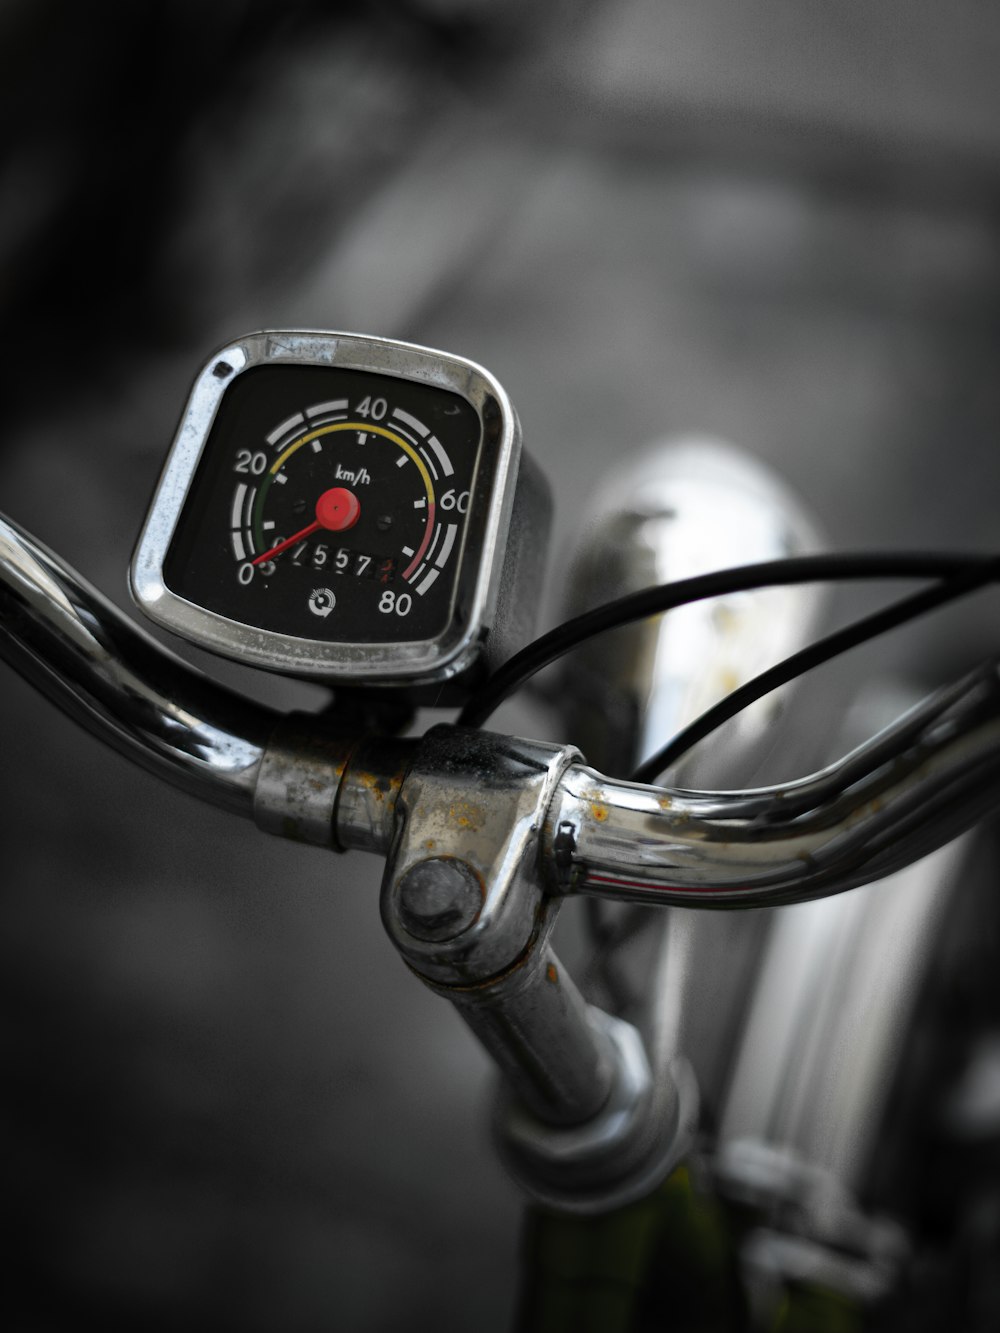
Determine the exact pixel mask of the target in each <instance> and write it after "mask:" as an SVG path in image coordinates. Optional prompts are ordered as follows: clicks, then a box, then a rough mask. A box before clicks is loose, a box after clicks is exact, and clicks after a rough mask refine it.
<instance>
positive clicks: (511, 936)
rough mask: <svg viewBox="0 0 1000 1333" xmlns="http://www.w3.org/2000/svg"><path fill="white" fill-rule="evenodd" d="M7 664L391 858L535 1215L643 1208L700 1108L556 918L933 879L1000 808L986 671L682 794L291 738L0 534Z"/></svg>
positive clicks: (362, 739)
mask: <svg viewBox="0 0 1000 1333" xmlns="http://www.w3.org/2000/svg"><path fill="white" fill-rule="evenodd" d="M0 657H3V658H4V659H5V660H7V661H8V662H9V663H10V664H11V665H12V666H13V667H14V668H15V669H17V670H18V671H20V672H21V674H23V675H24V676H25V677H26V678H27V679H28V680H29V681H30V682H31V683H32V684H34V685H35V686H37V687H38V688H39V689H41V690H42V692H43V693H44V694H46V695H47V696H48V697H49V698H50V699H51V700H52V701H53V702H54V703H55V704H56V705H57V706H59V707H60V708H62V709H63V710H64V711H65V712H67V713H68V714H69V715H70V716H71V717H73V718H74V719H75V720H76V721H78V722H80V723H81V724H82V725H83V726H84V727H86V728H87V729H88V730H89V731H91V732H92V733H93V734H94V735H95V736H97V737H98V738H99V739H101V740H103V741H105V742H107V743H108V744H110V745H111V746H112V747H113V748H115V749H117V750H119V751H120V752H121V753H123V754H125V755H126V756H127V757H129V758H131V759H134V760H135V761H137V762H138V763H140V764H141V765H142V766H143V767H145V768H147V769H149V770H150V771H152V772H153V773H155V774H157V775H158V776H160V777H163V778H165V779H166V780H167V781H169V782H171V783H173V784H174V785H176V786H179V787H181V788H183V789H184V790H186V791H189V792H191V793H192V794H193V795H196V796H199V797H200V798H202V799H203V800H207V801H210V802H211V803H213V804H216V805H219V806H222V807H223V808H225V809H228V810H231V811H234V812H236V813H239V814H243V815H246V816H248V817H253V818H254V819H255V820H256V822H257V824H258V825H259V826H260V827H261V828H263V829H265V830H266V831H268V832H272V833H275V834H278V835H279V836H284V837H290V838H293V839H296V840H299V841H304V842H308V843H314V844H317V845H320V846H326V847H330V848H333V849H336V850H347V849H351V848H354V849H362V850H366V851H373V852H377V853H379V854H381V855H384V856H385V857H386V859H387V868H386V873H385V878H384V880H383V888H382V903H381V910H382V918H383V922H384V924H385V926H386V929H387V931H388V933H389V935H390V937H391V938H392V939H393V942H394V943H395V945H396V947H397V949H398V950H399V952H400V953H401V954H402V955H403V957H404V958H405V960H406V962H407V963H408V964H409V966H410V967H411V968H412V970H413V971H414V972H415V973H416V974H417V975H418V976H419V977H420V978H421V979H422V980H423V981H424V982H425V983H426V984H427V985H428V986H430V987H431V988H432V989H434V990H436V991H437V992H438V993H439V994H442V995H444V996H446V997H447V998H448V999H449V1000H450V1001H451V1002H452V1003H453V1004H454V1005H455V1006H456V1008H457V1009H458V1010H459V1012H460V1013H461V1015H462V1017H463V1018H464V1019H465V1021H466V1022H467V1023H468V1025H469V1026H470V1027H471V1028H472V1030H473V1031H474V1032H475V1034H476V1035H477V1037H478V1038H479V1039H480V1040H481V1042H482V1043H483V1044H484V1045H485V1046H486V1048H487V1049H488V1050H489V1052H490V1053H491V1055H492V1056H493V1058H494V1060H495V1061H496V1063H497V1065H498V1066H499V1068H500V1069H501V1070H503V1071H504V1072H505V1074H506V1075H507V1079H508V1084H509V1086H510V1088H511V1089H512V1090H513V1093H514V1096H513V1097H508V1098H507V1099H506V1100H505V1101H504V1102H503V1103H502V1104H501V1111H500V1113H499V1115H498V1119H497V1125H498V1136H499V1138H500V1141H501V1149H502V1151H503V1153H504V1156H505V1158H506V1161H507V1165H508V1167H509V1168H510V1170H511V1172H512V1174H514V1176H515V1177H516V1178H518V1179H519V1180H520V1181H521V1183H522V1184H524V1185H525V1187H526V1188H527V1189H528V1190H529V1192H530V1193H532V1194H534V1195H535V1197H537V1198H540V1199H542V1200H543V1201H546V1202H548V1203H552V1204H556V1205H558V1206H561V1207H566V1208H571V1209H575V1210H577V1211H593V1210H601V1209H605V1208H608V1207H611V1206H613V1205H614V1204H616V1203H619V1202H624V1201H626V1200H628V1199H632V1198H636V1197H639V1196H640V1195H641V1193H643V1192H644V1191H645V1189H647V1188H648V1187H649V1186H650V1185H651V1184H652V1182H653V1181H654V1180H656V1179H659V1178H661V1177H662V1175H663V1174H664V1173H665V1172H666V1170H668V1169H669V1168H670V1166H671V1165H672V1164H673V1163H674V1162H676V1161H677V1160H679V1158H680V1157H681V1156H682V1155H683V1153H684V1152H685V1151H686V1150H687V1148H688V1146H689V1144H690V1142H691V1136H692V1134H693V1131H694V1126H695V1121H696V1112H697V1090H696V1088H695V1087H694V1085H693V1082H692V1079H691V1076H690V1071H689V1069H688V1067H687V1065H686V1063H685V1062H684V1060H683V1057H682V1056H680V1055H677V1056H676V1057H674V1056H670V1055H666V1056H663V1059H662V1060H661V1067H656V1068H651V1066H650V1060H649V1056H648V1055H647V1051H646V1049H645V1047H644V1044H643V1041H642V1039H641V1037H640V1034H639V1033H638V1032H637V1031H636V1030H635V1029H634V1028H632V1027H631V1026H630V1025H629V1024H627V1023H623V1022H622V1021H621V1020H620V1019H618V1018H613V1017H611V1016H609V1015H607V1014H603V1013H601V1012H600V1011H598V1010H595V1009H593V1008H592V1007H591V1006H589V1005H588V1004H587V1003H586V1001H585V1000H584V998H583V996H582V995H581V993H580V992H579V990H578V989H577V988H576V986H575V984H574V982H573V980H572V978H571V977H570V976H569V974H568V973H567V971H566V969H565V968H564V967H563V966H562V964H561V962H560V961H559V959H558V958H557V957H556V955H555V954H554V952H553V950H552V945H551V938H550V937H551V929H552V925H553V922H554V919H555V915H556V911H557V908H558V906H559V904H560V903H561V902H562V901H564V900H565V899H566V898H567V897H569V896H571V895H573V894H589V895H594V894H597V895H601V896H604V897H608V898H613V899H615V898H617V899H620V900H626V901H633V902H642V903H659V904H661V905H664V906H666V905H684V906H694V907H703V908H704V907H710V908H741V907H757V906H763V905H773V904H779V903H789V902H797V901H802V900H805V899H808V898H817V897H822V896H826V895H829V894H832V893H836V892H839V891H840V890H843V889H848V888H852V887H854V886H856V885H859V884H863V883H867V882H869V881H871V880H874V879H877V878H880V877H882V876H884V875H887V874H889V873H890V872H891V871H893V870H896V869H898V868H900V867H902V866H904V865H906V864H908V863H910V862H911V861H914V860H916V859H918V858H919V857H921V856H922V855H924V854H925V853H927V852H929V851H931V850H932V849H934V848H935V847H937V846H939V845H940V844H942V843H943V842H945V841H947V840H949V839H950V838H952V837H954V836H956V835H957V834H958V833H960V832H961V831H963V830H964V829H966V828H967V827H969V826H970V825H971V824H973V823H974V822H976V820H978V819H979V818H981V817H982V816H983V815H984V814H985V813H987V811H988V810H990V809H991V808H993V807H995V806H996V804H997V803H998V801H1000V745H998V744H997V742H998V740H1000V679H998V672H997V666H996V664H995V663H989V664H987V665H986V666H984V667H982V668H981V669H980V670H979V671H977V672H975V673H974V674H973V675H971V676H970V677H968V678H967V679H966V680H964V681H960V682H958V683H957V684H956V685H953V686H951V687H949V688H948V689H946V690H943V691H940V692H939V693H938V694H936V695H934V696H933V697H932V698H931V699H929V700H927V701H926V702H925V703H923V704H922V705H920V706H919V707H918V708H917V709H915V710H913V711H912V712H911V713H909V714H907V715H906V716H905V717H904V718H902V719H900V720H899V721H898V722H897V723H895V724H894V725H893V726H892V727H891V728H889V729H888V730H887V731H885V732H882V733H881V734H880V735H879V736H877V737H875V738H874V739H873V740H871V741H869V742H868V743H867V744H865V745H863V746H862V747H860V748H859V749H857V750H855V751H854V752H853V753H852V754H850V755H848V756H847V757H846V758H844V759H842V760H840V761H839V762H838V763H837V764H834V765H832V766H831V767H829V768H827V769H825V770H823V771H822V772H821V773H818V774H815V775H814V776H812V777H809V778H805V779H802V780H800V781H797V782H789V783H785V784H782V785H780V786H772V787H768V788H762V789H759V790H756V791H743V792H715V793H712V792H694V791H679V790H678V791H671V790H667V789H665V788H659V787H651V786H641V785H637V784H634V783H628V782H622V781H618V780H615V779H610V778H607V777H604V776H602V775H601V774H600V773H597V772H596V771H594V770H593V769H591V768H588V767H587V766H586V765H585V764H584V763H583V761H582V757H581V756H580V755H579V753H578V752H577V751H576V750H574V749H573V748H572V747H569V746H553V745H543V744H538V743H535V742H528V741H519V740H514V739H510V738H506V737H501V736H495V735H491V734H489V733H486V732H480V731H463V730H461V729H459V728H455V727H450V726H442V727H435V728H433V729H432V730H431V731H430V732H428V733H427V735H426V736H424V737H423V738H421V739H420V740H400V739H397V738H386V737H379V736H372V735H369V734H365V733H364V732H362V731H360V730H357V729H356V728H352V727H351V726H348V725H347V724H346V723H345V721H344V720H343V719H342V718H337V717H336V716H330V717H327V716H326V715H323V716H312V715H309V716H305V717H303V716H301V715H299V716H296V715H292V716H291V717H287V718H279V717H278V716H277V714H275V713H274V712H273V711H272V710H271V709H268V708H266V707H263V706H261V705H259V704H256V703H252V702H249V701H248V700H246V699H243V698H241V697H240V696H238V695H237V694H235V693H233V692H232V691H230V690H228V689H225V688H223V687H222V686H219V685H217V684H215V683H214V682H212V681H211V680H210V679H209V678H208V677H206V676H205V675H204V674H203V673H201V672H200V671H197V670H195V669H194V668H193V667H191V666H189V665H188V664H187V663H185V662H183V661H182V660H181V659H180V658H178V657H176V656H175V655H174V654H173V653H171V652H170V651H168V650H167V649H165V648H163V647H162V646H161V645H160V644H158V643H157V642H156V640H154V639H153V638H152V637H151V636H150V635H148V634H146V633H145V632H144V631H142V630H140V629H139V628H138V627H137V626H136V625H134V624H133V623H132V622H131V621H130V620H129V618H128V617H127V616H125V615H124V614H123V613H122V612H120V611H119V610H118V609H117V608H116V607H115V606H114V605H113V604H112V603H110V602H109V601H108V600H107V599H106V598H105V597H103V596H102V595H101V594H100V593H99V592H97V591H96V590H95V589H94V588H92V587H91V586H90V585H89V584H87V583H86V582H85V581H84V580H82V579H81V578H79V576H78V575H76V574H75V573H74V572H73V571H72V570H71V569H69V568H68V567H67V566H66V565H65V564H64V563H63V562H62V561H60V560H59V558H58V557H57V556H55V555H54V554H52V553H51V552H50V551H48V550H46V549H45V548H44V547H43V546H41V545H40V544H39V543H37V542H35V541H34V540H33V539H32V538H30V537H29V536H27V534H25V533H23V532H22V531H20V530H19V529H18V528H17V527H16V526H15V525H14V524H12V523H9V522H7V521H4V520H2V519H0ZM651 1049H652V1057H653V1060H654V1061H656V1060H657V1059H659V1058H660V1057H659V1055H658V1053H657V1049H656V1047H655V1044H654V1045H653V1047H652V1048H651ZM664 1060H665V1061H667V1063H666V1064H664V1063H663V1061H664Z"/></svg>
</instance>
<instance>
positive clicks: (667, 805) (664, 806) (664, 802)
mask: <svg viewBox="0 0 1000 1333" xmlns="http://www.w3.org/2000/svg"><path fill="white" fill-rule="evenodd" d="M657 805H658V806H659V807H660V809H661V810H664V811H666V810H672V809H673V808H674V801H673V797H672V796H661V797H660V798H659V800H658V801H657Z"/></svg>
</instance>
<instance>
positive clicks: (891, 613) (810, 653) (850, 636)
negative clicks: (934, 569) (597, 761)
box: [630, 559, 1000, 782]
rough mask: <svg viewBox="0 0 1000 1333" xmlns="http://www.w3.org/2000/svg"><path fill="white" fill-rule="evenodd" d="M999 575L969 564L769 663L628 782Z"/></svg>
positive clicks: (997, 568)
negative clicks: (800, 679) (784, 689)
mask: <svg viewBox="0 0 1000 1333" xmlns="http://www.w3.org/2000/svg"><path fill="white" fill-rule="evenodd" d="M998 578H1000V559H987V560H984V561H977V562H976V563H975V564H974V565H971V563H970V565H969V566H967V568H966V570H965V571H964V572H963V573H961V574H959V575H957V576H955V577H954V578H950V579H948V580H947V581H945V582H942V583H937V584H935V585H934V586H933V587H932V588H925V589H923V590H922V591H921V592H918V593H914V594H912V595H911V596H909V597H904V598H903V599H902V600H901V601H898V602H893V603H892V605H890V606H887V607H884V608H883V609H882V610H881V611H876V612H874V613H873V614H872V615H869V616H864V617H863V618H862V619H861V620H856V621H854V622H853V623H852V624H850V625H847V626H845V628H844V629H841V630H837V631H836V632H835V633H833V634H828V635H827V636H826V637H825V638H822V639H819V640H818V641H817V642H816V643H814V644H810V646H809V647H808V648H803V649H801V650H800V651H799V652H797V653H793V654H792V656H791V657H787V658H785V660H784V661H783V662H779V663H778V664H777V665H776V666H773V667H770V668H769V669H768V670H767V671H762V672H761V673H760V675H759V676H755V677H754V678H753V680H750V681H747V683H746V684H745V685H741V686H740V687H739V689H736V690H733V692H732V693H731V694H727V695H726V697H725V698H724V699H722V700H720V702H719V703H717V704H715V705H714V706H713V707H711V708H709V709H707V711H706V712H704V713H702V714H701V716H700V717H698V718H696V719H695V720H694V721H693V722H691V723H690V724H689V725H688V726H686V727H684V728H683V730H681V731H679V732H678V733H677V735H676V736H674V737H673V739H672V740H671V741H670V742H669V743H668V744H666V745H664V746H663V747H662V749H660V750H658V751H657V752H656V754H654V755H651V756H650V758H648V759H646V760H644V761H643V763H642V764H640V765H639V767H638V768H637V769H636V770H635V772H634V773H633V774H632V776H631V779H630V780H631V781H632V782H655V781H656V779H657V778H658V777H659V775H660V774H661V773H662V772H663V770H664V769H666V768H669V767H670V765H671V764H674V763H676V762H677V760H678V759H679V758H680V757H681V756H682V755H683V754H685V753H686V752H687V751H688V750H689V749H690V748H691V747H692V746H693V745H695V744H696V743H697V742H698V741H700V740H703V739H704V737H706V736H707V735H709V734H710V733H711V732H713V731H715V730H716V729H717V728H718V727H721V726H722V725H723V723H725V722H728V721H729V719H730V718H732V717H735V716H736V714H737V713H739V712H742V710H743V709H744V708H748V707H749V706H750V704H752V703H755V702H756V701H757V700H758V699H760V698H762V697H763V696H764V695H765V694H769V693H770V692H771V691H772V690H776V689H778V688H779V687H780V686H782V685H786V684H787V683H788V682H789V681H790V680H794V679H795V677H796V676H801V675H803V674H804V673H805V672H806V671H811V670H812V669H813V667H817V666H820V665H821V664H822V663H823V662H828V661H830V659H831V658H833V657H837V656H839V654H840V653H845V652H847V651H848V650H849V649H851V648H856V647H858V646H859V645H860V644H862V643H866V642H867V641H868V640H869V639H873V638H875V637H877V636H878V635H879V634H885V633H887V632H888V631H889V630H891V629H896V628H897V627H898V626H900V625H904V624H906V623H907V621H910V620H913V619H915V618H916V617H917V616H921V615H925V614H926V613H927V612H928V611H933V610H935V609H936V608H938V607H941V606H944V605H946V604H947V603H948V602H951V601H954V600H955V599H956V598H958V597H964V596H965V595H966V594H968V593H970V592H975V590H976V589H977V588H982V587H984V586H985V585H986V584H987V583H992V582H995V581H996V580H997V579H998Z"/></svg>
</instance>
